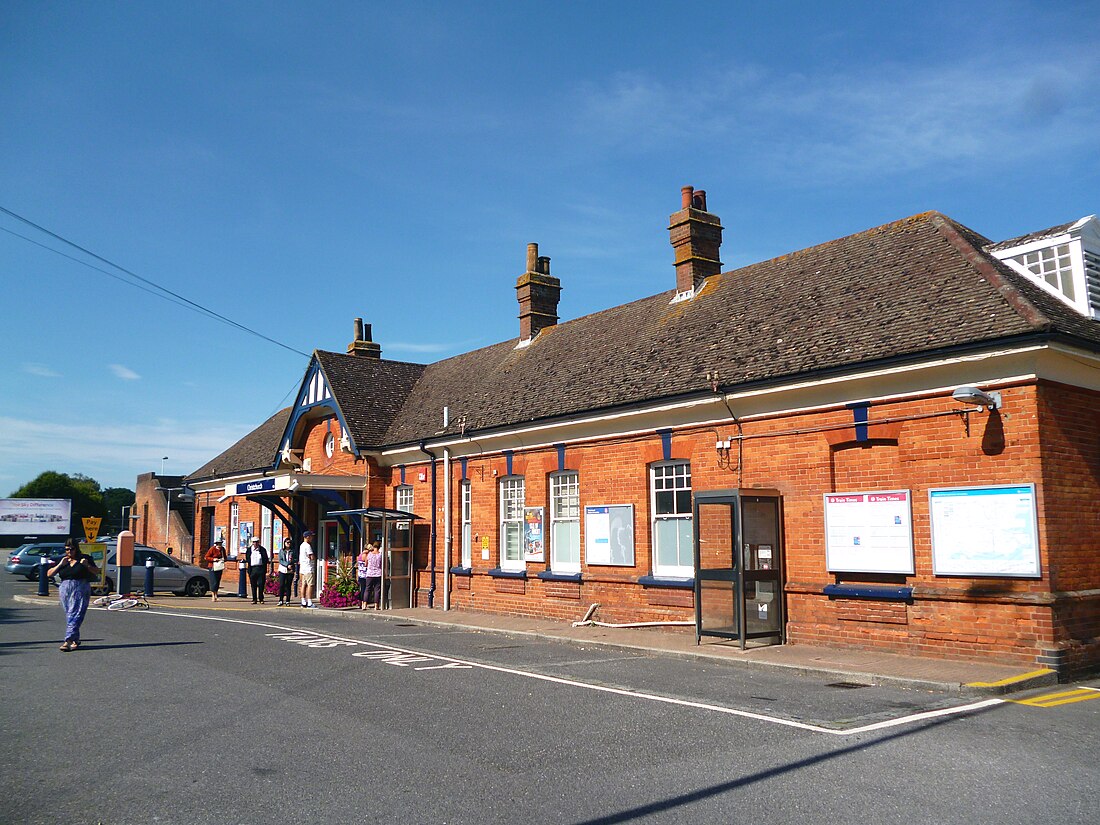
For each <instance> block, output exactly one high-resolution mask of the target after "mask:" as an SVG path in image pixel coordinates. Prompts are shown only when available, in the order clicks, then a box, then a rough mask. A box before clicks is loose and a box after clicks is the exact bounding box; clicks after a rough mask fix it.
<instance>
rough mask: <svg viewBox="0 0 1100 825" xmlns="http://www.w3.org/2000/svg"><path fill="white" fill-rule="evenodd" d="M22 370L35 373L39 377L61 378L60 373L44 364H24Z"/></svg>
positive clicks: (31, 373)
mask: <svg viewBox="0 0 1100 825" xmlns="http://www.w3.org/2000/svg"><path fill="white" fill-rule="evenodd" d="M23 372H25V373H27V374H29V375H37V376H38V377H39V378H61V377H62V376H61V373H59V372H57V371H56V370H54V369H52V368H50V367H47V366H46V365H45V364H24V365H23Z"/></svg>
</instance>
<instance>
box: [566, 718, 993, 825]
mask: <svg viewBox="0 0 1100 825" xmlns="http://www.w3.org/2000/svg"><path fill="white" fill-rule="evenodd" d="M994 707H1003V706H1001V705H990V706H988V707H985V708H981V709H980V710H976V711H973V712H972V713H968V714H966V716H968V717H969V716H974V715H976V714H978V713H985V712H987V711H989V710H992V709H993V708H994ZM959 718H961V717H958V716H950V717H943V718H941V719H933V720H931V721H929V722H926V723H925V724H922V725H917V726H914V727H911V728H907V729H906V730H901V731H897V732H895V733H890V734H887V735H885V736H880V737H878V738H877V739H874V740H872V741H870V742H858V743H856V744H854V745H849V746H848V747H844V748H839V749H837V750H835V751H829V752H828V753H822V754H818V755H817V756H810V757H807V758H806V759H800V760H799V761H797V762H791V763H790V764H789V765H779V766H777V767H774V768H770V769H768V770H766V771H760V772H759V773H753V774H749V775H748V776H743V777H741V778H740V779H732V780H730V781H729V782H722V783H720V784H718V785H711V786H710V787H709V788H700V789H699V790H697V791H692V792H691V793H685V794H680V795H679V796H674V797H670V798H669V799H664V800H661V801H660V802H650V803H649V804H648V805H639V806H638V807H636V808H629V809H628V810H625V811H620V812H619V813H615V814H608V815H607V816H600V817H596V818H595V819H585V820H581V821H579V822H577V823H575V825H615V823H621V822H631V821H633V820H637V819H642V818H644V817H647V816H650V815H652V814H656V813H661V812H663V811H670V810H674V809H676V808H680V807H683V806H686V805H690V804H692V803H694V802H702V801H703V800H705V799H709V798H711V797H715V796H719V795H721V794H724V793H728V792H729V791H735V790H738V789H739V788H745V787H748V786H750V785H753V784H755V783H757V782H763V781H765V780H767V779H774V778H775V777H778V776H783V775H784V774H789V773H793V772H795V771H799V770H801V769H802V768H809V767H811V766H813V765H817V764H818V763H821V762H826V761H828V760H830V759H836V758H838V757H841V756H846V755H847V754H850V753H856V752H857V751H861V750H865V749H867V748H873V747H875V746H876V745H882V744H884V743H886V742H891V741H893V740H895V739H901V738H902V737H905V736H912V735H913V734H915V733H922V732H924V731H927V730H932V729H933V728H935V727H938V726H940V725H945V724H947V723H948V722H953V721H956V720H958V719H959Z"/></svg>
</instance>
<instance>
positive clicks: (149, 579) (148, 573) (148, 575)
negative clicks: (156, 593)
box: [145, 559, 156, 598]
mask: <svg viewBox="0 0 1100 825" xmlns="http://www.w3.org/2000/svg"><path fill="white" fill-rule="evenodd" d="M155 565H156V562H155V561H153V560H152V559H146V560H145V597H146V598H148V597H149V596H152V595H153V567H154V566H155Z"/></svg>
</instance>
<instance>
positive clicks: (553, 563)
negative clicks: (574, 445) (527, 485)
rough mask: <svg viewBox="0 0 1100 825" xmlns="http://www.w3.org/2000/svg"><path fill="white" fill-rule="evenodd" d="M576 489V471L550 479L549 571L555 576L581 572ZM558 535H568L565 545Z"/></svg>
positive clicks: (579, 496) (563, 472)
mask: <svg viewBox="0 0 1100 825" xmlns="http://www.w3.org/2000/svg"><path fill="white" fill-rule="evenodd" d="M580 488H581V482H580V474H579V473H577V471H576V470H563V471H561V472H558V473H551V475H550V530H549V538H550V569H551V570H552V571H554V572H555V573H579V572H581V489H580ZM562 534H565V535H568V537H569V543H568V544H566V543H564V542H562V541H560V538H561V536H562ZM563 544H565V546H564V547H563V546H562V545H563Z"/></svg>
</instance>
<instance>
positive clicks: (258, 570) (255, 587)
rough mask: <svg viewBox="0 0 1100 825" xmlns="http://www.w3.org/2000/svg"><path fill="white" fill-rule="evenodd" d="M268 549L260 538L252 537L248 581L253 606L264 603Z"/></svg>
mask: <svg viewBox="0 0 1100 825" xmlns="http://www.w3.org/2000/svg"><path fill="white" fill-rule="evenodd" d="M268 561H269V559H268V555H267V548H266V547H264V546H263V545H262V544H260V537H259V536H253V537H252V546H251V547H250V548H249V549H248V581H249V583H250V584H251V585H252V604H256V602H257V600H259V603H260V604H263V603H264V585H265V584H266V580H267V564H268Z"/></svg>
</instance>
